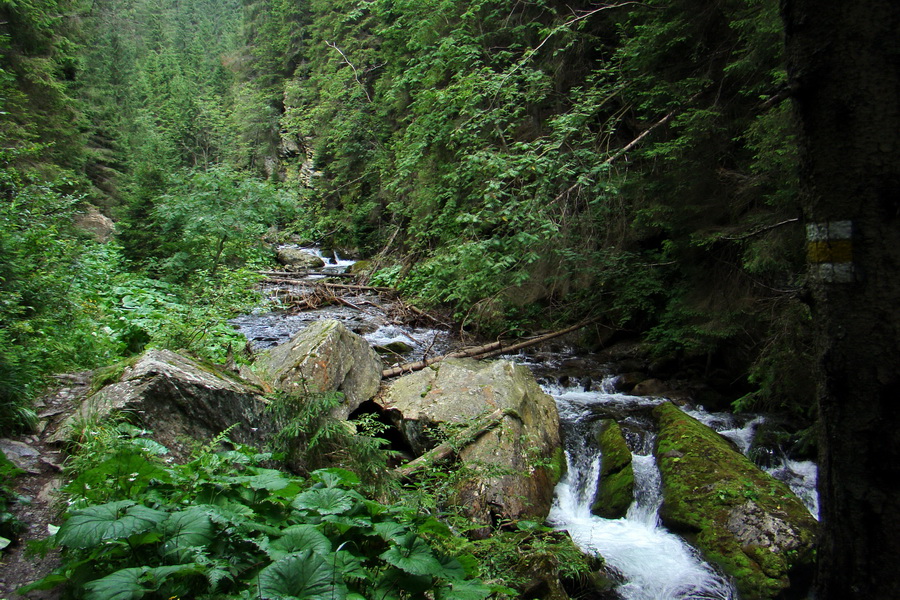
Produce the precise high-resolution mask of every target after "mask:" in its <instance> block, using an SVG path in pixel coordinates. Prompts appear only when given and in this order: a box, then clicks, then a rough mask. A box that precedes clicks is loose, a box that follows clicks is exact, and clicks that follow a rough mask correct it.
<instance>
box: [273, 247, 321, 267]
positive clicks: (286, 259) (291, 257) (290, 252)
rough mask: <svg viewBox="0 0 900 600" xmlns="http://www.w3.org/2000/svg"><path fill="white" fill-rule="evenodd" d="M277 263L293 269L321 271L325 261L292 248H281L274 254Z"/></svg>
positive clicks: (304, 251)
mask: <svg viewBox="0 0 900 600" xmlns="http://www.w3.org/2000/svg"><path fill="white" fill-rule="evenodd" d="M275 258H276V259H277V260H278V262H279V263H281V264H283V265H285V266H287V267H292V268H295V269H321V268H322V267H324V266H325V261H324V260H322V259H321V258H319V257H318V256H316V255H315V254H311V253H310V252H307V251H306V250H302V249H300V248H295V247H293V246H281V247H279V248H278V250H277V251H276V252H275Z"/></svg>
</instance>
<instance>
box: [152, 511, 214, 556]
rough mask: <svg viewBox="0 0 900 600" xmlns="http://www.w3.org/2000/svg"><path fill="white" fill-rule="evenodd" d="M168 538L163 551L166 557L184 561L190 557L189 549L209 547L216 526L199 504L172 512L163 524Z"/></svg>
mask: <svg viewBox="0 0 900 600" xmlns="http://www.w3.org/2000/svg"><path fill="white" fill-rule="evenodd" d="M162 531H163V535H164V536H165V538H166V541H165V543H164V544H163V547H162V552H163V554H164V555H165V556H166V557H174V559H175V560H178V561H184V560H188V559H189V558H190V556H189V554H190V553H189V552H188V549H189V548H196V547H204V548H205V547H207V546H209V545H210V544H211V543H212V541H213V539H214V531H215V530H214V527H213V523H212V521H211V520H210V518H209V514H208V513H207V512H206V510H204V509H203V508H201V507H199V506H192V507H191V508H188V509H187V510H183V511H180V512H176V513H172V514H171V515H169V518H168V519H166V521H165V522H164V523H163V524H162Z"/></svg>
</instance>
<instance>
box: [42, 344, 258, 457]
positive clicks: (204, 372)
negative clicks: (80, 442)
mask: <svg viewBox="0 0 900 600" xmlns="http://www.w3.org/2000/svg"><path fill="white" fill-rule="evenodd" d="M264 408H265V404H264V402H263V401H262V398H261V396H260V393H259V390H257V389H255V388H253V387H250V386H248V385H246V384H245V383H243V382H240V381H238V380H236V379H233V378H231V377H230V376H228V375H226V374H225V373H222V372H220V371H218V370H217V369H215V368H213V367H209V366H206V365H202V364H200V363H199V362H197V361H194V360H192V359H190V358H186V357H184V356H181V355H179V354H176V353H174V352H171V351H168V350H151V351H149V352H147V353H145V354H144V355H142V356H141V357H140V358H139V359H138V360H137V362H135V363H134V365H133V366H130V367H127V368H125V369H124V371H123V373H122V376H121V377H120V379H119V381H118V382H117V383H113V384H111V385H107V386H105V387H103V388H101V389H100V390H99V391H98V392H96V393H95V394H93V395H90V396H88V397H87V398H85V399H84V400H83V401H82V402H81V404H80V406H79V407H78V408H77V409H76V410H75V412H74V414H72V415H71V416H69V417H68V418H67V419H66V420H65V421H63V422H62V424H61V425H60V427H59V428H58V429H57V430H56V432H54V433H53V434H52V435H51V436H50V438H49V441H51V442H63V441H65V440H66V439H67V438H68V437H69V436H70V435H71V433H72V432H73V429H74V428H75V427H76V426H77V425H78V423H79V422H82V423H84V422H87V423H91V422H98V421H100V420H102V419H104V418H106V417H108V416H110V415H113V414H119V415H123V416H125V417H127V419H128V420H129V421H131V422H133V423H134V424H135V425H139V426H141V427H143V428H145V429H148V430H150V431H152V432H153V438H154V439H156V440H157V441H158V442H160V443H161V444H163V445H164V446H166V447H167V448H168V449H169V450H170V451H171V452H172V454H173V455H174V456H175V457H176V458H179V459H181V458H184V457H186V456H187V455H188V454H189V453H190V451H191V449H192V444H191V442H190V440H199V441H206V440H209V439H211V438H213V437H215V436H216V435H218V434H219V433H221V432H222V431H224V430H226V429H228V428H230V427H232V426H235V427H234V428H233V429H231V430H230V431H229V433H228V437H229V438H231V439H232V440H234V441H238V442H242V443H256V444H258V443H260V441H261V440H262V438H263V434H264V433H265V431H264V430H265V427H264V423H263V410H264Z"/></svg>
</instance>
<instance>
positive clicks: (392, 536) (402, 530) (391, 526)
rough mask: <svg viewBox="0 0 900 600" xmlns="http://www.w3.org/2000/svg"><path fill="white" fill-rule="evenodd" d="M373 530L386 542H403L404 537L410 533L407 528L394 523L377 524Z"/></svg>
mask: <svg viewBox="0 0 900 600" xmlns="http://www.w3.org/2000/svg"><path fill="white" fill-rule="evenodd" d="M372 528H373V529H374V530H375V532H376V533H377V534H378V535H379V536H381V539H383V540H384V541H386V542H395V543H399V542H400V541H402V540H403V536H405V535H406V534H407V533H409V530H407V528H406V527H404V526H403V525H401V524H400V523H396V522H394V521H385V522H383V523H375V525H373V527H372Z"/></svg>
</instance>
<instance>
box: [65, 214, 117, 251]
mask: <svg viewBox="0 0 900 600" xmlns="http://www.w3.org/2000/svg"><path fill="white" fill-rule="evenodd" d="M75 226H76V227H78V228H79V229H82V230H84V231H86V232H88V233H89V234H91V236H92V237H93V238H94V239H95V240H97V241H98V242H100V243H106V242H108V241H109V240H110V239H111V238H112V236H113V235H114V234H115V233H116V226H115V223H113V220H112V219H110V218H109V217H107V216H106V215H104V214H103V213H101V212H100V209H98V208H97V207H96V206H93V205H88V207H87V208H86V209H85V211H84V212H82V213H79V214H78V215H76V216H75Z"/></svg>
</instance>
